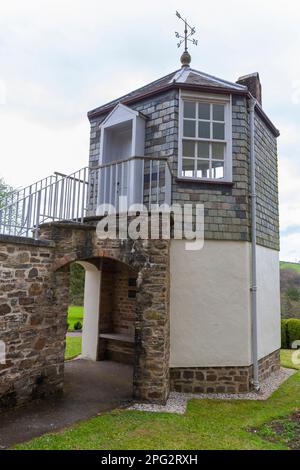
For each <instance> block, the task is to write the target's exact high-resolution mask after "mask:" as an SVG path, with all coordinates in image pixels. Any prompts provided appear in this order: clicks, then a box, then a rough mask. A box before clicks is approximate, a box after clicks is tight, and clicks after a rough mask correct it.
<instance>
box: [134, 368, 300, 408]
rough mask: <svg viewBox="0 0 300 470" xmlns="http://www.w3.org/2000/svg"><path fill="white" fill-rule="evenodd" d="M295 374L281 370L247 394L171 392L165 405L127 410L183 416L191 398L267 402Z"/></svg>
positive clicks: (293, 370)
mask: <svg viewBox="0 0 300 470" xmlns="http://www.w3.org/2000/svg"><path fill="white" fill-rule="evenodd" d="M295 372H297V371H296V370H295V369H286V368H283V367H281V369H280V370H279V371H278V372H276V373H274V374H272V375H271V376H270V377H269V378H268V379H267V380H265V381H264V382H263V383H262V384H261V389H260V391H259V392H258V393H257V392H248V393H237V394H226V393H206V394H205V393H200V394H192V393H177V392H171V393H170V396H169V399H168V401H167V404H166V405H165V406H163V405H150V404H141V403H136V404H134V405H132V406H130V407H129V408H128V409H129V410H139V411H152V412H165V413H179V414H184V413H185V411H186V406H187V402H188V400H190V399H192V398H199V399H217V400H267V399H268V398H269V397H270V396H271V395H272V393H273V392H275V390H277V388H278V387H279V386H280V385H281V384H282V383H283V382H285V381H286V380H287V379H288V378H289V377H290V376H291V375H293V374H295Z"/></svg>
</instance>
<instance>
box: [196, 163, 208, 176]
mask: <svg viewBox="0 0 300 470" xmlns="http://www.w3.org/2000/svg"><path fill="white" fill-rule="evenodd" d="M197 178H209V162H208V161H207V162H206V161H205V160H197Z"/></svg>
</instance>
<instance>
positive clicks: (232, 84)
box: [190, 69, 247, 90]
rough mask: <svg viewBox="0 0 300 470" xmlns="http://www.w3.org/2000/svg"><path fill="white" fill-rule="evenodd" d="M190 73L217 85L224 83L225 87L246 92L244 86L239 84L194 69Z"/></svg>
mask: <svg viewBox="0 0 300 470" xmlns="http://www.w3.org/2000/svg"><path fill="white" fill-rule="evenodd" d="M190 71H191V72H194V73H196V74H198V75H202V76H203V77H204V78H207V79H210V80H213V81H215V82H218V83H224V84H226V85H230V86H234V87H235V88H237V89H239V90H246V89H247V87H246V86H244V85H240V84H239V83H235V82H231V81H229V80H224V79H223V78H219V77H216V76H215V75H210V74H209V73H205V72H202V71H201V70H196V69H191V70H190Z"/></svg>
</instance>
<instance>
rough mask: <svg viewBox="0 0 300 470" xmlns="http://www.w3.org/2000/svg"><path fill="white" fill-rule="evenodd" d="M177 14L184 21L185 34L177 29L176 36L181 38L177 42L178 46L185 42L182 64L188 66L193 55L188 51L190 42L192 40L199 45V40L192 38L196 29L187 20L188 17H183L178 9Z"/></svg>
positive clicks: (195, 44)
mask: <svg viewBox="0 0 300 470" xmlns="http://www.w3.org/2000/svg"><path fill="white" fill-rule="evenodd" d="M176 16H177V18H179V19H180V20H181V21H183V22H184V36H181V35H180V34H179V33H178V32H177V31H175V36H176V38H177V39H179V41H178V43H177V47H178V48H179V47H180V46H181V44H183V43H184V52H183V54H182V56H181V59H180V60H181V63H182V66H183V67H188V66H189V65H190V62H191V56H190V54H189V52H188V42H191V43H192V44H194V46H197V45H198V41H197V40H196V39H194V38H191V36H193V35H194V34H195V32H196V29H195V28H194V27H192V26H190V25H189V24H188V22H187V20H186V19H183V18H182V16H181V14H180V13H179V12H178V11H176Z"/></svg>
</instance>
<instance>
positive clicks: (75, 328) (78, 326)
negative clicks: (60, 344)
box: [74, 321, 82, 331]
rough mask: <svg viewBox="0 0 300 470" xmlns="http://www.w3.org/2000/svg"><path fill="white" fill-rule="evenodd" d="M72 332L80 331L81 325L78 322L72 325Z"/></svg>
mask: <svg viewBox="0 0 300 470" xmlns="http://www.w3.org/2000/svg"><path fill="white" fill-rule="evenodd" d="M74 330H77V331H78V330H82V323H81V322H80V321H77V322H75V323H74Z"/></svg>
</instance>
